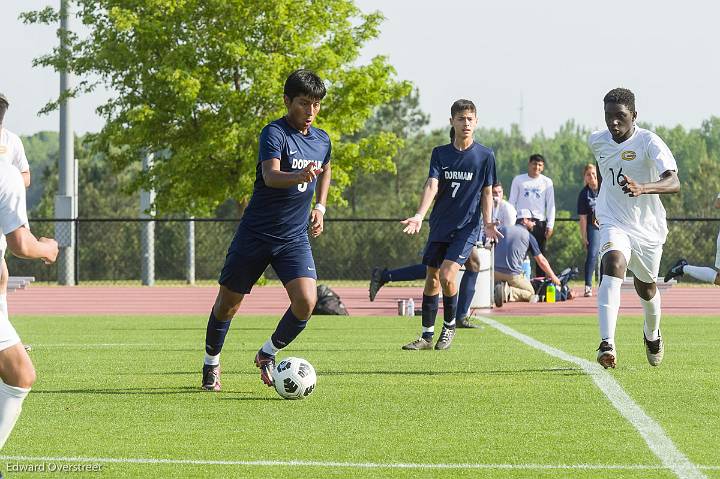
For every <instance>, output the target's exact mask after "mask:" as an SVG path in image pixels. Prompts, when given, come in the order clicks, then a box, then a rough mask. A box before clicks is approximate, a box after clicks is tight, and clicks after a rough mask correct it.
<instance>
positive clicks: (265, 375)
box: [255, 350, 275, 386]
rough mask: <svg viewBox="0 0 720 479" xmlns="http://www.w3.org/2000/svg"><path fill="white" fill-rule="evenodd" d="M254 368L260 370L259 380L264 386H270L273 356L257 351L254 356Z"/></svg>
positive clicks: (273, 365)
mask: <svg viewBox="0 0 720 479" xmlns="http://www.w3.org/2000/svg"><path fill="white" fill-rule="evenodd" d="M255 366H257V367H259V368H260V379H262V382H264V383H265V385H266V386H272V385H273V383H274V381H273V377H272V372H273V371H274V370H275V356H270V355H268V354H265V353H264V352H262V350H260V351H258V352H257V354H256V355H255Z"/></svg>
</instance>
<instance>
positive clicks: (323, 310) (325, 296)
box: [312, 284, 349, 316]
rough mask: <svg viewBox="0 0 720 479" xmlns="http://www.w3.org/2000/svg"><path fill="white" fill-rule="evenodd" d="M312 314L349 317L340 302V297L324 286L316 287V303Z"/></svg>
mask: <svg viewBox="0 0 720 479" xmlns="http://www.w3.org/2000/svg"><path fill="white" fill-rule="evenodd" d="M312 314H319V315H323V314H325V315H338V316H349V314H348V310H347V308H346V307H345V305H344V304H343V302H342V301H340V296H338V295H337V293H335V291H333V290H332V289H330V288H329V287H328V286H325V285H324V284H319V285H318V287H317V303H315V309H313V312H312Z"/></svg>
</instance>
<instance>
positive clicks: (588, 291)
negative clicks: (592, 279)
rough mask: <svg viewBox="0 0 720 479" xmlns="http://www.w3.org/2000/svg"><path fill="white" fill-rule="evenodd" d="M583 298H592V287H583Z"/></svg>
mask: <svg viewBox="0 0 720 479" xmlns="http://www.w3.org/2000/svg"><path fill="white" fill-rule="evenodd" d="M583 296H585V297H586V298H589V297H590V296H592V286H585V294H584V295H583Z"/></svg>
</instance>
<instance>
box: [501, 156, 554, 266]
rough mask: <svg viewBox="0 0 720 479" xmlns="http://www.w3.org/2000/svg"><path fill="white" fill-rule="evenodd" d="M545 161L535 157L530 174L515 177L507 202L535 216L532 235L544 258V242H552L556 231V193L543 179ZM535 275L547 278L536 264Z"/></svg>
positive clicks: (545, 177) (548, 181)
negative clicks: (551, 239)
mask: <svg viewBox="0 0 720 479" xmlns="http://www.w3.org/2000/svg"><path fill="white" fill-rule="evenodd" d="M544 169H545V158H544V157H543V156H542V155H540V154H538V153H535V154H533V155H530V159H529V160H528V172H527V173H523V174H521V175H518V176H516V177H515V178H514V179H513V181H512V186H511V187H510V198H509V199H508V201H510V203H511V204H512V205H513V206H514V207H515V209H516V210H517V211H520V210H523V209H527V210H530V212H531V213H532V217H533V219H534V220H535V227H534V228H533V229H532V231H531V232H530V233H531V234H532V235H533V236H534V237H535V239H536V240H537V242H538V245H539V246H540V252H541V253H543V254H545V242H546V241H547V240H548V239H550V237H551V236H552V234H553V228H554V227H555V190H554V188H553V182H552V180H551V179H550V178H548V177H547V176H545V175H543V174H542V172H543V170H544ZM535 275H536V276H540V277H545V273H544V272H543V269H542V268H541V267H540V265H539V264H537V263H535Z"/></svg>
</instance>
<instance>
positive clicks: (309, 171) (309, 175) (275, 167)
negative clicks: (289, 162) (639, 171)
mask: <svg viewBox="0 0 720 479" xmlns="http://www.w3.org/2000/svg"><path fill="white" fill-rule="evenodd" d="M261 167H262V176H263V181H264V182H265V185H266V186H269V187H270V188H290V187H292V186H295V185H300V184H302V183H311V182H313V181H315V180H316V179H317V177H318V175H320V173H322V172H323V169H322V168H317V167H316V166H315V163H310V164H308V165H307V166H306V167H305V168H303V169H302V170H300V171H281V170H280V159H279V158H271V159H269V160H265V161H263V162H262V163H261Z"/></svg>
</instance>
